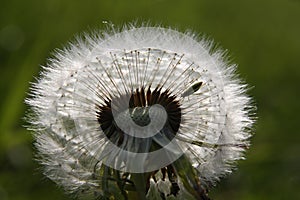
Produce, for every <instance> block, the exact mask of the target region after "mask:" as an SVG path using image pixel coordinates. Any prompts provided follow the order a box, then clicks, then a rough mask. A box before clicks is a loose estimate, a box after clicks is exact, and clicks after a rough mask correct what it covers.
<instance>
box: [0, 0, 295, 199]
mask: <svg viewBox="0 0 300 200" xmlns="http://www.w3.org/2000/svg"><path fill="white" fill-rule="evenodd" d="M299 19H300V1H299V0H290V1H289V0H265V1H259V0H253V1H239V0H227V1H210V0H205V1H204V0H185V1H179V0H152V1H151V0H128V1H124V0H110V1H109V0H107V1H99V0H98V1H96V0H90V1H71V0H65V1H60V0H45V1H37V0H36V1H34V0H27V1H20V0H2V1H1V6H0V76H1V78H0V113H1V116H0V199H1V200H19V199H20V200H26V199H30V200H34V199H57V200H59V199H67V198H68V197H66V196H65V195H64V194H63V191H62V190H61V189H58V188H57V186H55V184H54V183H52V182H51V181H49V180H47V179H44V178H43V176H42V174H41V172H40V170H39V169H38V165H37V163H36V162H34V161H33V156H32V154H33V153H32V152H33V151H34V150H33V149H32V137H31V135H30V133H29V132H28V131H26V130H25V129H24V127H23V125H24V123H25V122H24V121H23V119H22V118H23V117H24V113H25V111H26V106H25V105H24V103H23V100H24V98H25V97H26V92H27V91H28V87H29V81H34V78H33V77H34V76H37V74H38V72H39V70H40V67H39V66H40V65H42V64H45V63H46V58H47V57H49V56H50V52H51V51H53V49H54V48H60V47H62V46H63V45H64V44H66V42H67V41H69V40H70V39H71V38H72V37H73V36H74V34H78V33H82V32H83V31H85V30H89V29H90V30H93V29H94V28H104V27H105V25H104V24H103V23H102V21H110V22H112V23H113V24H115V25H116V26H119V25H122V24H123V23H126V22H132V21H134V20H139V21H143V20H146V21H150V22H152V23H159V24H163V25H166V26H172V27H177V28H178V29H179V30H185V29H192V30H194V31H196V32H200V33H205V34H207V35H208V36H210V37H211V38H214V40H215V41H216V42H217V43H218V44H220V45H221V46H222V47H224V48H227V49H229V51H230V55H231V60H232V61H233V62H236V63H238V64H239V68H238V72H239V73H240V74H241V77H243V78H244V79H245V81H246V82H247V83H249V84H250V85H251V86H253V89H251V91H250V95H252V96H253V97H254V99H255V101H256V104H257V106H258V123H257V126H256V134H255V136H254V137H253V139H252V147H251V148H250V150H249V152H248V153H247V156H246V157H247V159H246V160H245V161H241V162H239V166H238V170H237V171H235V172H234V173H233V174H232V175H231V176H229V177H228V178H226V179H224V180H222V181H221V183H220V184H218V185H217V186H216V187H215V188H214V189H213V190H212V192H211V196H212V197H214V199H241V200H251V199H255V200H257V199H275V200H276V199H278V200H279V199H300V192H299V189H298V188H300V170H299V169H300V153H299V152H300V133H299V122H300V121H299V119H300V117H299V113H300V105H299V100H300V98H299V97H300V95H299V80H300V59H299V56H300V39H299V35H300V24H299Z"/></svg>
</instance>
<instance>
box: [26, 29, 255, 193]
mask: <svg viewBox="0 0 300 200" xmlns="http://www.w3.org/2000/svg"><path fill="white" fill-rule="evenodd" d="M211 46H212V45H211V43H210V42H208V41H206V40H199V39H197V38H196V37H195V36H193V35H192V34H190V33H180V32H178V31H175V30H172V29H165V28H160V27H139V28H135V27H128V28H124V30H122V31H120V32H118V31H116V30H114V31H112V33H102V34H99V35H96V36H88V35H86V36H85V37H84V38H83V39H78V40H77V41H76V42H74V43H71V44H70V45H69V46H68V47H67V48H65V49H64V50H60V51H57V52H56V54H55V58H53V59H51V60H50V61H49V63H48V64H47V65H46V66H45V67H43V68H44V70H43V73H42V74H41V76H40V78H39V80H38V82H37V83H35V84H33V86H32V88H31V96H30V97H29V98H28V99H26V103H27V104H28V105H30V106H31V109H32V115H31V116H29V121H30V123H31V124H32V125H31V127H30V129H32V130H33V131H34V137H35V141H36V142H35V146H36V147H37V150H38V157H39V160H40V161H41V163H42V164H43V165H44V174H45V175H46V176H47V177H49V178H50V179H51V180H53V181H55V182H56V183H57V184H59V185H61V186H62V187H64V188H65V190H66V191H67V192H69V193H72V194H75V195H77V196H79V197H82V198H84V199H86V198H88V197H90V198H92V199H98V198H99V199H100V198H108V199H109V198H113V199H132V198H133V196H135V197H136V198H138V199H209V198H208V196H207V191H208V189H209V186H211V185H214V184H215V182H216V181H219V179H220V178H222V177H223V176H225V175H226V174H229V173H230V172H231V169H232V167H233V165H234V163H235V162H236V161H237V160H240V159H242V158H243V152H244V151H245V149H246V147H248V146H249V141H248V140H249V137H250V136H251V133H250V130H251V127H252V124H253V119H252V118H251V116H250V113H251V111H252V110H253V107H252V106H251V104H250V103H251V99H250V98H249V97H248V96H247V95H245V91H246V85H243V84H241V82H240V80H238V79H237V78H236V77H235V74H234V71H235V65H229V64H228V63H226V61H224V60H225V59H224V56H223V54H222V52H221V51H215V52H212V51H211Z"/></svg>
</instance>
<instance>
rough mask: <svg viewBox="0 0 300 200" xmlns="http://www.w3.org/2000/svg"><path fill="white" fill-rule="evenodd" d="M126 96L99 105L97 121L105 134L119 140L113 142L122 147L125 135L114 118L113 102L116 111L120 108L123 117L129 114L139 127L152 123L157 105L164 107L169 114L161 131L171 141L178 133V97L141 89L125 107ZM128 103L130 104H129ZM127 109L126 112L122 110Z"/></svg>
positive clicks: (137, 90)
mask: <svg viewBox="0 0 300 200" xmlns="http://www.w3.org/2000/svg"><path fill="white" fill-rule="evenodd" d="M125 96H128V95H124V96H122V95H121V96H119V97H113V98H114V99H109V100H107V101H105V102H104V103H103V104H102V105H97V110H98V111H97V120H98V122H99V124H100V127H101V129H102V131H103V132H104V134H105V135H106V136H107V137H108V138H109V139H110V140H114V139H113V138H118V140H114V141H112V142H114V143H117V144H118V145H120V144H121V143H122V142H123V140H122V138H124V135H125V134H126V133H124V132H123V131H122V130H121V129H120V128H119V127H118V125H117V123H115V120H114V116H113V113H112V103H111V102H112V100H113V101H114V104H116V105H114V109H117V110H118V108H119V110H118V113H120V115H122V113H123V112H129V116H130V117H131V119H132V120H133V121H134V123H136V124H137V125H139V126H142V127H144V126H147V125H148V124H150V123H151V119H150V116H149V114H150V112H151V111H150V110H151V109H150V108H151V106H153V105H155V104H159V105H160V106H162V107H163V108H164V109H165V111H166V113H167V120H166V122H165V125H164V127H163V128H162V130H161V131H160V132H161V133H163V134H164V133H165V134H166V136H167V137H168V138H169V140H171V139H172V138H173V137H174V136H175V135H176V133H177V131H178V129H179V126H180V122H181V108H180V104H179V101H178V100H176V97H175V96H173V95H171V94H170V93H169V91H167V90H166V91H164V92H162V91H161V88H156V89H154V90H153V91H151V89H150V87H149V88H148V89H146V90H145V89H144V88H140V89H136V90H135V91H134V92H133V93H132V94H131V95H130V100H129V105H124V103H126V102H124V97H125ZM127 103H128V102H127ZM124 108H127V109H126V110H122V109H124ZM121 117H122V116H121ZM127 137H128V134H127Z"/></svg>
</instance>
